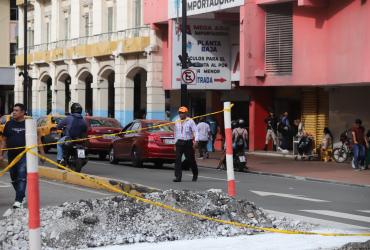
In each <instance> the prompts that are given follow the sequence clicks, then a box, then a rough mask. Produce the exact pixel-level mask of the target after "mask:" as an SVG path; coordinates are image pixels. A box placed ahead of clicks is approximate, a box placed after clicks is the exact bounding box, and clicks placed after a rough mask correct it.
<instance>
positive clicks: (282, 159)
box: [196, 152, 370, 187]
mask: <svg viewBox="0 0 370 250" xmlns="http://www.w3.org/2000/svg"><path fill="white" fill-rule="evenodd" d="M265 153H266V152H251V153H248V156H247V161H248V162H247V166H248V168H249V172H252V173H256V174H265V175H276V176H284V177H290V178H296V179H307V180H318V181H325V182H332V183H343V184H349V185H359V186H368V187H370V170H365V171H354V170H353V169H352V168H351V165H350V163H349V162H348V163H342V164H340V163H335V162H327V163H326V162H322V161H295V160H294V159H293V158H292V157H289V156H287V155H286V156H283V155H281V156H279V154H273V153H272V154H271V153H268V152H267V153H266V155H264V154H265ZM221 154H222V153H221V152H215V153H210V158H209V159H204V160H197V162H198V165H199V166H202V167H209V168H217V166H218V162H219V159H220V157H221ZM196 156H198V154H197V155H196Z"/></svg>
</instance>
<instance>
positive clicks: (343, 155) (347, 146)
mask: <svg viewBox="0 0 370 250" xmlns="http://www.w3.org/2000/svg"><path fill="white" fill-rule="evenodd" d="M350 138H351V136H350V130H346V131H344V132H343V133H342V134H341V135H340V142H341V145H340V146H338V147H335V148H334V149H333V158H334V160H335V161H336V162H338V163H342V162H345V161H347V160H350V159H351V158H352V157H353V152H352V146H351V139H350Z"/></svg>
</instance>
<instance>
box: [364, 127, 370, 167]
mask: <svg viewBox="0 0 370 250" xmlns="http://www.w3.org/2000/svg"><path fill="white" fill-rule="evenodd" d="M366 138H367V145H370V130H368V131H367V133H366ZM369 165H370V146H368V147H367V150H366V160H365V169H368V168H369Z"/></svg>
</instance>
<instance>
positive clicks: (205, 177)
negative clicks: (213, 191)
mask: <svg viewBox="0 0 370 250" xmlns="http://www.w3.org/2000/svg"><path fill="white" fill-rule="evenodd" d="M187 176H193V175H192V174H187ZM198 178H204V179H211V180H218V181H227V179H221V178H214V177H208V176H202V175H198ZM235 182H239V181H235Z"/></svg>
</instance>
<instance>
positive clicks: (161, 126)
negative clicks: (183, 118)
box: [145, 123, 174, 133]
mask: <svg viewBox="0 0 370 250" xmlns="http://www.w3.org/2000/svg"><path fill="white" fill-rule="evenodd" d="M145 127H146V128H148V130H147V131H148V132H149V133H159V132H173V130H174V128H173V126H172V125H169V124H166V123H146V124H145Z"/></svg>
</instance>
